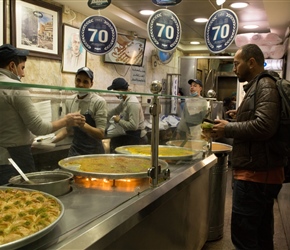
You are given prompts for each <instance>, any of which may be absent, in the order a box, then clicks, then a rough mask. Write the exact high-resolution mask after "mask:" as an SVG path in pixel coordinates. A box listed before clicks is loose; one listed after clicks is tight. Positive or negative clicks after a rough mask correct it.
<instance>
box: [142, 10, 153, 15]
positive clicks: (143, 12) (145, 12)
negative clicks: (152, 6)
mask: <svg viewBox="0 0 290 250" xmlns="http://www.w3.org/2000/svg"><path fill="white" fill-rule="evenodd" d="M139 13H140V14H141V15H144V16H150V15H152V14H153V13H154V11H153V10H140V11H139Z"/></svg>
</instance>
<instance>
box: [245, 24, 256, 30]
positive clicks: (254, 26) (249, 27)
mask: <svg viewBox="0 0 290 250" xmlns="http://www.w3.org/2000/svg"><path fill="white" fill-rule="evenodd" d="M243 28H244V29H248V30H251V29H257V28H259V26H258V25H255V24H250V25H244V26H243Z"/></svg>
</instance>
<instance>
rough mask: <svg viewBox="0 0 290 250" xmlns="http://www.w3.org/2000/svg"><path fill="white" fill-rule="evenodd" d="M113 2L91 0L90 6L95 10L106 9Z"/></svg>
mask: <svg viewBox="0 0 290 250" xmlns="http://www.w3.org/2000/svg"><path fill="white" fill-rule="evenodd" d="M110 4H111V0H89V1H88V6H89V7H90V8H91V9H94V10H100V9H105V8H106V7H108V6H109V5H110Z"/></svg>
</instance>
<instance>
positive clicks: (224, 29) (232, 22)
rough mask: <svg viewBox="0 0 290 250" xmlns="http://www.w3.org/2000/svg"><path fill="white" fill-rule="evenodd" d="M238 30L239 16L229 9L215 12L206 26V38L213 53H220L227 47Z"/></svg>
mask: <svg viewBox="0 0 290 250" xmlns="http://www.w3.org/2000/svg"><path fill="white" fill-rule="evenodd" d="M237 32H238V17H237V15H236V14H235V13H234V12H233V11H232V10H229V9H221V10H218V11H216V12H214V13H213V14H212V15H211V16H210V18H209V20H208V22H207V24H206V27H205V31H204V38H205V43H206V45H207V47H208V49H209V50H210V51H211V52H212V53H220V52H222V51H224V50H225V49H227V48H228V47H229V46H230V45H231V44H232V42H233V41H234V39H235V36H236V35H237Z"/></svg>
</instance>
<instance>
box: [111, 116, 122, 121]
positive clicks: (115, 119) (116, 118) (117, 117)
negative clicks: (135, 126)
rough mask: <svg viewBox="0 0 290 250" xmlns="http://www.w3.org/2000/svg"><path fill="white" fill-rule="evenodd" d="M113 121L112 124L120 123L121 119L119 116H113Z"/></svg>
mask: <svg viewBox="0 0 290 250" xmlns="http://www.w3.org/2000/svg"><path fill="white" fill-rule="evenodd" d="M113 119H114V122H116V123H118V122H119V121H120V119H121V116H120V115H114V116H113Z"/></svg>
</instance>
